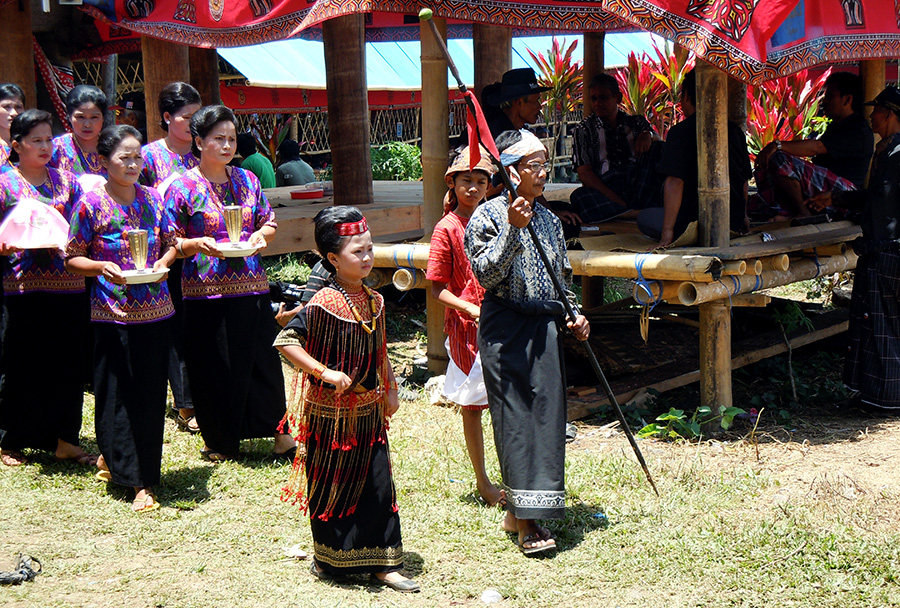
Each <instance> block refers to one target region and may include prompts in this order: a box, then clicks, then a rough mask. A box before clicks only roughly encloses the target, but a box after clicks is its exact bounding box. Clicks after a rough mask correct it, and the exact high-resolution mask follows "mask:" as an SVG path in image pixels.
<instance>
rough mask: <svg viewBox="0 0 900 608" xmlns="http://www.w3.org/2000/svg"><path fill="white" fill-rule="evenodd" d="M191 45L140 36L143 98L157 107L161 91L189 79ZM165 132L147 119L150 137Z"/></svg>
mask: <svg viewBox="0 0 900 608" xmlns="http://www.w3.org/2000/svg"><path fill="white" fill-rule="evenodd" d="M188 56H189V52H188V47H187V46H185V45H183V44H177V43H175V42H169V41H168V40H160V39H159V38H151V37H150V36H141V63H142V64H143V66H144V98H145V99H146V100H147V101H148V102H149V103H148V105H149V106H150V107H155V105H156V100H157V99H159V92H160V91H161V90H162V88H163V87H164V86H166V85H167V84H169V83H170V82H173V81H176V80H181V81H183V82H190V80H191V72H190V62H189V58H188ZM165 135H166V132H165V131H163V130H162V128H160V126H159V123H158V122H157V121H155V120H148V121H147V141H156V140H157V139H161V138H163V137H165Z"/></svg>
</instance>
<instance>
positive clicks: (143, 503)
mask: <svg viewBox="0 0 900 608" xmlns="http://www.w3.org/2000/svg"><path fill="white" fill-rule="evenodd" d="M158 508H159V502H158V501H157V500H156V497H155V496H154V495H153V494H152V493H151V492H147V494H146V495H145V496H144V497H143V498H135V499H134V500H133V501H132V502H131V510H132V511H134V512H135V513H147V512H148V511H155V510H157V509H158Z"/></svg>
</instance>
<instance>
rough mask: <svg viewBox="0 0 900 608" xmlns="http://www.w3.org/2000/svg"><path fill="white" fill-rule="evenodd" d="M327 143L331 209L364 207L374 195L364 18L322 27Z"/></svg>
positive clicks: (339, 20) (349, 17)
mask: <svg viewBox="0 0 900 608" xmlns="http://www.w3.org/2000/svg"><path fill="white" fill-rule="evenodd" d="M322 39H323V41H324V42H325V86H326V89H327V91H328V138H329V141H330V144H331V166H332V168H333V170H332V174H333V181H334V204H335V205H357V206H358V205H367V204H369V203H371V202H372V201H373V200H374V197H373V195H372V161H371V154H370V151H369V98H368V94H367V91H366V45H365V15H347V16H344V17H337V18H335V19H329V20H328V21H325V22H324V23H322Z"/></svg>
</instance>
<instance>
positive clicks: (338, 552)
mask: <svg viewBox="0 0 900 608" xmlns="http://www.w3.org/2000/svg"><path fill="white" fill-rule="evenodd" d="M316 435H319V434H318V433H317V434H316ZM316 435H312V434H311V435H310V436H309V437H308V438H307V443H306V450H307V454H308V455H307V460H306V462H307V464H308V463H310V462H313V461H315V458H313V456H312V455H313V454H314V453H315V452H316V451H317V450H321V449H332V447H331V445H330V441H331V440H330V439H326V440H325V441H324V442H319V441H317V438H316ZM321 436H323V437H329V436H330V435H329V434H328V433H327V432H323V433H321ZM383 439H384V440H383V441H375V443H374V445H373V446H372V460H371V464H370V465H369V470H368V475H367V477H366V481H365V484H364V485H363V489H362V493H361V495H360V497H359V502H358V503H357V506H356V509H355V511H354V512H353V513H351V514H349V515H348V514H343V515H341V516H334V517H329V518H328V519H327V520H323V519H321V518H319V517H316V516H312V517H310V527H311V528H312V537H313V550H314V553H315V558H316V563H317V564H318V565H319V567H320V568H322V569H323V570H325V571H327V572H331V573H334V574H357V573H363V572H393V571H395V570H400V569H401V568H402V567H403V542H402V540H401V536H400V515H399V513H398V512H397V508H396V502H395V496H394V481H393V479H392V477H391V462H390V455H389V454H390V452H389V448H388V442H387V437H383ZM322 443H324V444H325V445H321V444H322ZM342 473H345V472H343V471H336V470H333V467H332V469H331V470H328V471H324V472H321V475H322V477H320V478H316V479H313V477H314V476H313V475H310V471H309V468H307V478H308V479H310V484H309V488H308V492H309V497H310V503H311V504H319V502H320V497H319V494H321V493H326V494H327V492H328V491H329V490H330V489H331V485H332V483H334V478H335V475H336V474H337V475H340V474H342Z"/></svg>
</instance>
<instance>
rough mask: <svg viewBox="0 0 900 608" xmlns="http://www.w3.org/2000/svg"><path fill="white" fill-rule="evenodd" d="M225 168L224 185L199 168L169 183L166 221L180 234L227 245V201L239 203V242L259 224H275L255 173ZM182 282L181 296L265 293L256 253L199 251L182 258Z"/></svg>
mask: <svg viewBox="0 0 900 608" xmlns="http://www.w3.org/2000/svg"><path fill="white" fill-rule="evenodd" d="M228 170H229V171H230V180H229V181H228V182H226V183H225V184H212V183H210V182H209V180H207V179H206V178H205V177H204V176H203V174H202V173H201V172H200V169H199V167H198V168H195V169H191V170H190V171H188V172H187V173H185V174H184V175H182V176H181V177H180V178H178V179H176V180H175V181H174V182H172V185H171V186H169V189H168V190H167V191H166V202H165V207H166V216H167V222H168V223H169V224H170V225H171V226H172V227H173V229H174V230H175V233H176V235H177V236H178V237H179V238H185V239H196V238H200V237H204V236H210V237H213V238H214V239H215V240H216V242H218V243H228V242H229V240H228V231H227V230H226V228H225V209H224V208H225V206H226V205H240V206H241V207H243V213H242V217H243V225H242V227H241V240H242V241H246V240H247V239H249V238H250V235H251V234H252V233H254V232H256V231H257V230H259V229H261V228H262V227H263V226H271V227H272V228H276V227H277V224H276V223H275V213H274V212H273V211H272V206H271V205H270V204H269V201H268V199H266V196H265V194H263V191H262V188H261V187H260V185H259V180H258V179H257V178H256V176H255V175H253V174H252V173H250V172H249V171H244V170H243V169H238V168H235V167H229V169H228ZM181 285H182V292H183V294H184V299H185V300H201V299H207V298H223V297H224V298H227V297H235V296H245V295H252V294H263V293H269V282H268V279H267V277H266V272H265V270H264V269H263V267H262V257H261V256H260V255H259V253H255V254H253V255H251V256H248V257H246V258H225V259H219V258H215V257H210V256H208V255H206V254H203V253H198V254H196V255H195V256H193V257H190V258H185V260H184V271H183V272H182V277H181Z"/></svg>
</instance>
